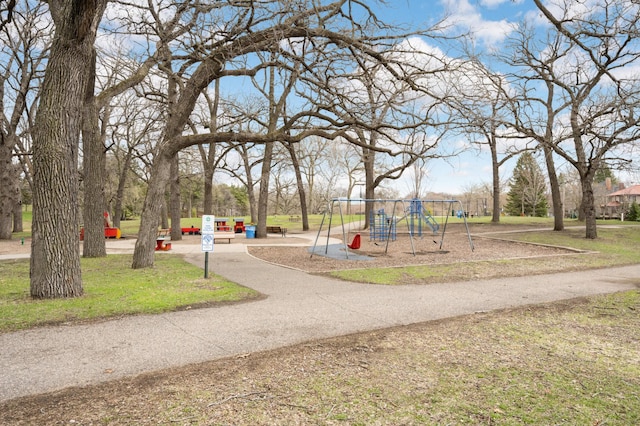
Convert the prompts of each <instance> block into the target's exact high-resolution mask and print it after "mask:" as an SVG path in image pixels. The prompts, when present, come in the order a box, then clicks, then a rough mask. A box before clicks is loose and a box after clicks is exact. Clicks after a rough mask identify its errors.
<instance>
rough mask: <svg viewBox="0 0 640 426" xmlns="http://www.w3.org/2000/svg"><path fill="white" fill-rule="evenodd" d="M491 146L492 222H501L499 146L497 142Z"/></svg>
mask: <svg viewBox="0 0 640 426" xmlns="http://www.w3.org/2000/svg"><path fill="white" fill-rule="evenodd" d="M489 147H490V148H491V169H492V173H491V181H492V193H493V214H492V215H491V222H493V223H500V164H499V162H498V148H497V146H496V144H495V143H490V144H489ZM447 213H448V212H447Z"/></svg>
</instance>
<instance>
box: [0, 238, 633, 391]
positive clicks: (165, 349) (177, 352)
mask: <svg viewBox="0 0 640 426" xmlns="http://www.w3.org/2000/svg"><path fill="white" fill-rule="evenodd" d="M119 244H122V247H115V248H114V247H113V246H111V247H110V251H113V250H115V251H124V250H127V249H130V247H129V248H128V247H126V244H129V243H127V242H122V243H119ZM199 250H200V247H199V246H185V245H179V244H174V251H177V252H183V253H185V255H186V256H187V258H188V259H189V260H190V261H192V262H195V263H197V264H199V265H204V255H203V254H202V253H201V252H199ZM159 255H161V254H159ZM209 263H210V269H211V271H212V272H213V273H216V274H219V275H222V276H224V277H226V278H228V279H229V280H231V281H235V282H237V283H239V284H242V285H245V286H247V287H251V288H253V289H255V290H257V291H259V292H261V293H263V294H264V295H266V296H267V297H266V298H264V299H262V300H258V301H253V302H249V303H243V304H235V305H229V306H221V307H214V308H208V309H196V310H190V311H182V312H172V313H167V314H162V315H149V316H146V315H144V316H133V317H126V318H122V319H116V320H111V321H105V322H99V323H95V324H87V325H74V326H59V327H44V328H38V329H34V330H28V331H21V332H15V333H6V334H1V335H0V401H5V400H8V399H12V398H16V397H20V396H24V395H30V394H38V393H43V392H49V391H53V390H57V389H62V388H65V387H69V386H82V385H89V384H94V383H99V382H103V381H108V380H112V379H117V378H121V377H126V376H132V375H137V374H140V373H142V372H147V371H153V370H159V369H163V368H167V367H174V366H182V365H187V364H190V363H195V362H202V361H207V360H213V359H218V358H223V357H229V356H234V355H238V354H243V353H248V352H255V351H261V350H267V349H273V348H277V347H283V346H287V345H292V344H295V343H299V342H304V341H308V340H312V339H318V338H325V337H332V336H338V335H345V334H349V333H355V332H361V331H366V330H374V329H379V328H385V327H391V326H398V325H406V324H411V323H417V322H423V321H429V320H434V319H439V318H445V317H452V316H457V315H464V314H470V313H474V312H478V311H487V310H493V309H501V308H509V307H514V306H520V305H526V304H535V303H544V302H550V301H555V300H563V299H571V298H575V297H580V296H588V295H594V294H603V293H611V292H616V291H623V290H629V289H634V288H638V287H639V285H640V264H639V265H635V266H629V267H621V268H614V269H606V270H596V271H585V272H576V273H564V274H551V275H540V276H533V277H527V278H506V279H492V280H481V281H473V282H458V283H448V284H437V285H428V286H394V287H388V286H373V285H362V284H354V283H347V282H342V281H337V280H332V279H329V278H325V277H319V276H315V275H309V274H306V273H304V272H300V271H296V270H292V269H288V268H283V267H279V266H276V265H272V264H269V263H265V262H263V261H260V260H258V259H255V258H253V257H252V256H250V255H248V254H246V251H245V246H244V245H243V244H229V245H224V244H218V245H216V252H215V253H213V254H212V255H210V262H209Z"/></svg>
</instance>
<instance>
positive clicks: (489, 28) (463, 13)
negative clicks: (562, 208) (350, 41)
mask: <svg viewBox="0 0 640 426" xmlns="http://www.w3.org/2000/svg"><path fill="white" fill-rule="evenodd" d="M390 9H391V10H390V11H388V12H385V17H384V18H385V19H391V20H392V21H394V22H397V23H400V22H407V23H411V24H412V25H420V24H423V25H425V24H426V25H429V24H433V23H434V22H437V21H439V20H440V19H442V18H444V17H446V19H447V20H448V22H449V23H450V24H452V26H453V27H452V30H453V31H456V32H459V33H462V32H467V31H468V32H470V33H471V34H473V36H474V41H475V44H476V46H477V48H478V49H480V50H484V49H493V48H499V46H500V44H501V43H503V42H504V40H505V39H506V37H508V35H509V32H510V31H511V30H512V28H513V25H514V24H516V23H517V22H519V21H520V20H522V19H523V18H524V17H525V16H528V15H529V14H537V9H536V7H535V5H534V4H533V2H532V1H530V0H515V1H514V0H475V1H474V0H436V1H428V0H396V1H393V2H390ZM387 13H388V14H387ZM514 165H515V159H514V160H513V161H511V162H509V163H507V164H506V165H505V166H504V167H502V168H501V169H500V178H501V180H503V181H504V180H505V179H508V178H509V177H510V176H511V170H512V168H513V166H514ZM428 169H429V176H428V179H427V183H426V185H425V187H426V189H427V190H428V191H430V192H444V193H450V194H462V193H463V192H465V190H467V189H470V188H471V187H472V186H474V185H481V184H490V183H491V179H492V176H491V162H490V159H489V157H488V155H486V153H480V152H478V151H477V150H475V151H470V152H466V153H463V154H461V155H459V156H457V157H456V158H452V159H449V160H447V161H444V160H431V161H430V162H429V164H428ZM407 180H408V179H407ZM397 185H398V189H399V191H400V192H403V191H408V190H409V188H410V184H409V183H407V181H400V182H398V184H397Z"/></svg>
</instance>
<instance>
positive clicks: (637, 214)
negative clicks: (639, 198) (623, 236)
mask: <svg viewBox="0 0 640 426" xmlns="http://www.w3.org/2000/svg"><path fill="white" fill-rule="evenodd" d="M625 217H626V220H630V221H639V220H640V206H638V203H636V202H635V201H634V202H633V203H631V206H630V207H629V211H628V212H627V214H626V216H625Z"/></svg>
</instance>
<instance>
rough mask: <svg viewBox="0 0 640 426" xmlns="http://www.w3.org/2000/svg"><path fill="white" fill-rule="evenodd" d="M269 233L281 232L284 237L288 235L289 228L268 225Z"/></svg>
mask: <svg viewBox="0 0 640 426" xmlns="http://www.w3.org/2000/svg"><path fill="white" fill-rule="evenodd" d="M267 234H280V235H282V236H283V237H286V235H287V228H283V227H281V226H267Z"/></svg>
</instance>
